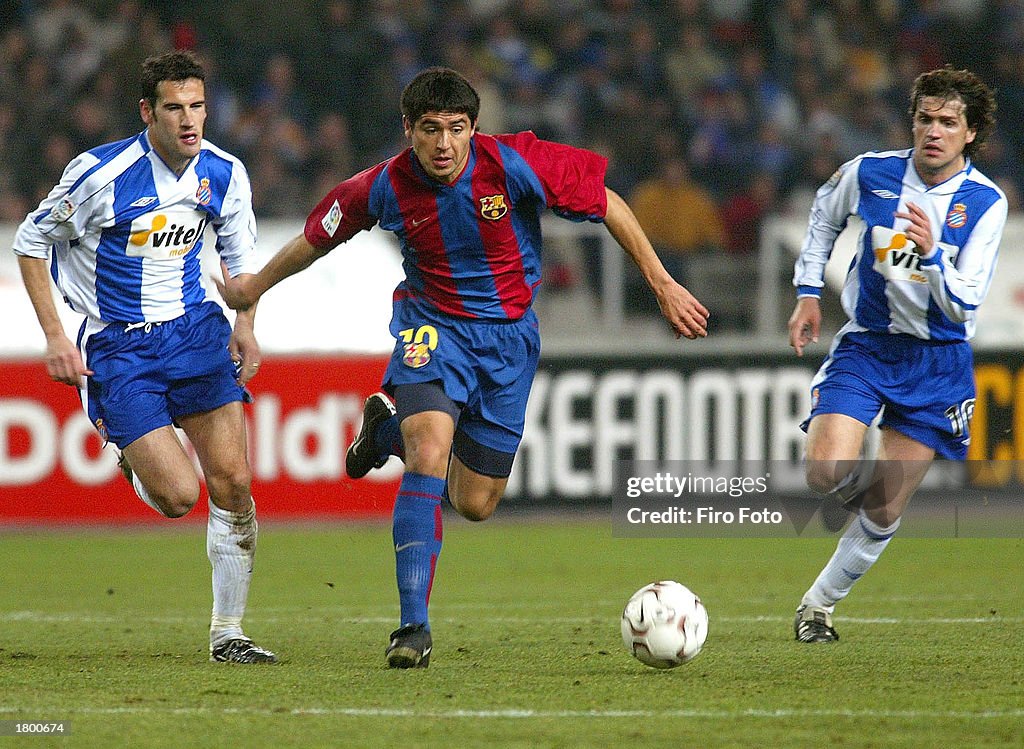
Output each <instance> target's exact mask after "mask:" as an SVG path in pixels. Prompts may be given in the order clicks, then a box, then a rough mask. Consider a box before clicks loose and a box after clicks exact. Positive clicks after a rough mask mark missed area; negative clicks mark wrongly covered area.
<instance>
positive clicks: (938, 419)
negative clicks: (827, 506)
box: [801, 332, 975, 460]
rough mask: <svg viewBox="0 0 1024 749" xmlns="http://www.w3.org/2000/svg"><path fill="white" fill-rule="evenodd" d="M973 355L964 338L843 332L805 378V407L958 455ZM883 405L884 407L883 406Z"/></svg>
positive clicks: (968, 411) (970, 404) (965, 429)
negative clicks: (807, 401)
mask: <svg viewBox="0 0 1024 749" xmlns="http://www.w3.org/2000/svg"><path fill="white" fill-rule="evenodd" d="M974 395H975V391H974V355H973V353H972V352H971V346H970V344H969V343H967V342H966V341H956V342H952V343H950V342H945V341H943V342H931V341H925V340H922V339H920V338H915V337H913V336H909V335H903V334H900V335H891V334H888V333H872V332H864V333H847V334H845V335H843V336H842V338H840V339H838V340H837V341H836V342H835V343H834V344H833V348H832V351H831V352H830V353H829V356H828V358H827V359H826V360H825V363H824V364H822V365H821V369H819V370H818V373H817V374H816V375H815V376H814V379H813V380H812V381H811V415H810V417H809V418H808V419H807V421H805V422H804V423H803V424H801V428H803V429H804V430H805V431H806V430H807V425H808V424H809V423H810V420H811V419H813V418H814V417H815V416H817V415H818V414H834V413H838V414H845V415H847V416H851V417H853V418H854V419H857V420H858V421H861V422H863V423H865V424H871V422H872V421H874V419H875V417H876V416H877V415H878V413H879V411H882V412H883V413H882V420H881V426H883V427H888V428H891V429H894V430H896V431H897V432H900V433H901V434H905V435H906V436H908V437H910V438H911V439H914V440H917V441H918V442H920V443H922V444H924V445H927V446H928V447H931V448H933V449H934V450H935V452H936V453H937V454H938V455H940V456H941V457H943V458H947V459H950V460H965V459H966V458H967V446H968V445H969V444H970V441H971V439H970V430H969V426H970V418H971V415H972V414H973V413H974ZM883 409H884V410H883Z"/></svg>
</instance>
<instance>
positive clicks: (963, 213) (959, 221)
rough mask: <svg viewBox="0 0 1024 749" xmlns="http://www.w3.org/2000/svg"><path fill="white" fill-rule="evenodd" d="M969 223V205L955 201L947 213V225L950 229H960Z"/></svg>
mask: <svg viewBox="0 0 1024 749" xmlns="http://www.w3.org/2000/svg"><path fill="white" fill-rule="evenodd" d="M966 223H967V206H966V205H964V204H963V203H954V204H953V207H952V208H950V209H949V213H948V214H947V215H946V226H948V227H949V228H950V229H959V228H960V227H961V226H963V225H964V224H966Z"/></svg>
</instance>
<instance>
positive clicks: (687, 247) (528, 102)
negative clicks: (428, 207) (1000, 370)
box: [0, 0, 1024, 283]
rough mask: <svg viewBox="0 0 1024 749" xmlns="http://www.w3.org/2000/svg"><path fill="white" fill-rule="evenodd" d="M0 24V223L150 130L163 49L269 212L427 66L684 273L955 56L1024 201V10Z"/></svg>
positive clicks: (462, 2) (52, 5)
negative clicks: (196, 78) (155, 58)
mask: <svg viewBox="0 0 1024 749" xmlns="http://www.w3.org/2000/svg"><path fill="white" fill-rule="evenodd" d="M0 33H2V35H0V221H19V220H20V219H21V218H23V217H24V215H25V213H26V212H27V211H28V210H30V209H31V208H33V207H34V206H35V204H36V203H38V201H39V200H40V198H41V197H42V196H43V195H45V193H46V191H47V190H48V189H49V188H50V187H51V186H52V185H53V184H54V183H55V182H56V181H57V180H58V179H59V177H60V173H61V170H62V169H63V167H64V166H65V165H66V164H67V162H68V161H69V160H70V159H71V158H72V157H73V156H74V155H75V154H76V153H78V152H80V151H82V150H85V149H88V148H91V147H93V146H96V145H98V144H100V143H103V142H105V141H110V140H114V139H118V138H122V137H126V136H128V135H131V134H134V133H136V132H138V131H139V130H141V128H142V124H141V122H140V120H139V115H138V105H137V102H138V98H139V93H138V82H137V81H138V71H139V63H140V62H141V60H142V59H144V58H145V57H146V56H147V55H150V54H153V53H157V52H161V51H164V50H167V49H169V48H172V47H184V48H190V49H193V50H195V51H196V52H197V53H198V54H199V55H200V56H201V58H202V59H203V61H204V62H205V64H206V65H207V69H208V71H209V78H208V81H207V98H208V104H209V120H208V122H207V133H206V135H207V137H208V138H209V139H210V140H212V141H213V142H215V143H217V144H218V145H220V146H222V147H223V148H226V149H227V150H229V151H231V152H233V153H235V154H236V155H238V156H239V157H241V158H242V159H243V160H244V161H245V163H246V165H247V167H248V169H249V171H250V175H251V177H252V184H253V192H254V201H255V207H256V212H257V216H258V217H261V218H270V217H302V216H305V214H306V213H307V212H308V210H309V209H310V208H311V207H312V205H313V204H314V203H315V202H316V200H317V199H318V198H319V196H321V195H322V194H323V193H324V192H325V191H326V190H327V188H329V187H330V186H331V185H333V184H334V183H336V182H337V181H339V180H341V179H344V178H346V177H348V176H350V175H351V174H353V173H354V172H356V171H359V170H361V169H364V168H366V167H368V166H371V165H372V164H374V163H376V162H377V161H379V160H381V159H383V158H386V157H387V156H389V155H390V154H391V153H393V152H394V151H395V150H397V149H398V148H400V147H402V146H403V145H404V142H403V139H402V130H401V120H400V116H399V112H398V96H399V93H400V92H401V89H402V87H403V86H404V85H405V83H406V82H407V81H408V80H409V79H410V78H411V77H412V76H413V75H414V74H415V73H416V72H417V71H418V70H419V69H421V68H422V67H424V66H427V65H432V64H445V65H450V66H452V67H454V68H457V69H458V70H460V71H461V72H463V73H464V74H465V75H466V76H467V77H468V78H469V79H470V80H471V81H472V82H473V84H474V85H475V86H476V87H477V89H478V91H479V92H480V94H481V98H482V101H483V106H482V112H481V116H480V128H481V129H482V130H483V131H485V132H492V133H497V132H511V131H517V130H522V129H532V130H534V131H535V132H536V133H537V134H538V135H539V136H540V137H543V138H550V139H554V140H560V141H565V142H568V143H572V144H575V145H580V146H585V147H589V148H592V149H594V150H597V151H599V152H601V153H604V154H605V155H607V156H608V157H609V159H610V168H609V174H608V184H609V186H610V187H612V188H613V189H615V190H616V191H618V192H619V193H620V194H622V195H623V196H624V197H626V198H627V200H629V201H630V202H631V204H632V205H633V206H634V209H635V210H636V211H637V213H638V215H639V216H640V218H641V221H642V223H644V225H645V228H647V229H648V231H649V232H650V233H651V236H652V240H653V241H654V242H655V244H656V245H657V246H658V247H659V248H661V249H662V250H663V251H664V253H665V254H669V255H670V256H674V259H673V262H674V263H676V265H677V267H676V269H675V270H676V272H677V273H679V274H681V275H683V276H685V275H686V274H687V273H689V272H690V271H691V270H692V269H690V268H688V267H687V264H688V263H690V264H691V265H692V262H691V260H690V259H691V258H693V257H695V256H699V255H700V253H709V252H710V253H721V254H724V255H727V256H731V257H743V256H749V255H750V254H751V253H752V252H754V250H755V249H756V246H757V237H758V231H759V226H760V222H761V221H762V219H763V218H764V216H765V215H767V214H769V213H772V212H786V211H789V210H792V211H795V212H798V213H804V215H806V214H805V212H806V209H807V207H808V206H809V201H810V196H811V195H812V194H813V191H814V190H815V189H816V188H817V187H818V186H819V185H820V184H821V183H822V182H824V181H825V180H826V179H827V178H828V177H829V175H830V174H831V173H832V172H833V171H834V170H835V169H836V167H837V166H838V165H839V164H840V163H842V162H843V161H845V160H846V159H848V158H850V157H852V156H854V155H856V154H858V153H861V152H863V151H866V150H879V149H886V148H902V147H906V146H908V145H909V142H910V139H909V125H910V122H909V117H908V115H907V107H908V103H909V102H908V96H907V95H908V92H909V90H910V87H911V85H912V82H913V80H914V78H915V77H916V75H917V74H918V73H920V72H922V71H924V70H928V69H931V68H933V67H936V66H940V65H942V64H945V63H950V64H952V65H954V66H957V67H970V68H972V69H973V70H975V71H976V72H978V73H979V74H981V75H982V76H983V77H984V78H985V80H986V81H987V82H989V83H990V84H991V85H993V86H994V87H995V88H996V89H997V93H998V102H999V112H998V118H999V122H1000V127H999V128H998V130H997V133H996V134H995V136H994V137H993V138H992V139H991V140H990V145H989V147H988V148H987V149H986V151H985V152H984V153H983V154H982V155H981V157H980V158H979V161H980V166H981V168H982V169H983V170H984V171H985V172H986V173H987V174H988V175H989V176H991V177H993V178H994V179H996V180H997V182H999V183H1000V185H1001V186H1002V187H1003V188H1004V190H1006V192H1007V194H1008V195H1009V197H1010V201H1011V208H1012V209H1014V210H1019V209H1020V207H1021V202H1020V194H1021V190H1022V188H1024V171H1022V158H1021V157H1022V155H1024V128H1022V127H1020V124H1021V123H1022V122H1024V117H1022V115H1024V111H1022V110H1024V0H918V1H917V2H909V1H901V0H835V1H834V2H815V1H813V0H771V1H769V0H321V1H314V0H290V1H289V2H287V3H281V2H268V1H267V0H246V1H244V2H243V1H242V0H221V2H219V3H216V4H211V3H206V2H203V3H200V2H196V1H195V0H180V1H179V2H165V1H153V2H144V1H143V0H121V1H120V2H100V1H99V0H95V1H93V2H90V1H89V0H21V1H20V2H19V1H17V0H0ZM565 273H566V274H567V275H566V276H565V281H566V283H572V280H573V279H572V274H573V271H572V270H571V269H566V270H565Z"/></svg>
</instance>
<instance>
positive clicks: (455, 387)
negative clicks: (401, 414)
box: [384, 299, 540, 455]
mask: <svg viewBox="0 0 1024 749" xmlns="http://www.w3.org/2000/svg"><path fill="white" fill-rule="evenodd" d="M391 335H393V336H394V337H395V349H394V351H393V352H392V354H391V361H390V362H389V363H388V368H387V371H386V372H385V373H384V389H385V390H387V391H388V392H394V388H395V387H397V386H399V385H411V384H414V383H425V382H435V381H438V382H440V383H441V387H442V388H443V389H444V392H445V394H446V395H447V396H448V397H449V398H451V399H452V400H453V401H454V402H455V403H456V404H457V405H458V406H460V407H461V414H460V416H459V420H458V427H457V428H458V431H459V432H461V433H463V434H464V435H465V436H467V437H469V438H470V439H472V440H473V441H475V442H477V443H479V444H480V445H483V446H484V447H486V448H490V449H491V450H496V451H498V452H500V453H505V454H509V455H511V454H515V452H516V450H518V449H519V443H520V441H521V440H522V438H523V427H524V426H525V423H526V401H527V399H528V398H529V396H530V388H531V387H532V386H533V378H534V375H535V374H536V373H537V362H538V359H539V358H540V331H539V329H538V327H537V316H536V315H535V314H534V313H533V311H532V310H531V311H529V312H527V313H526V314H525V315H524V316H523V317H522V318H520V319H519V320H515V321H512V322H507V323H505V322H489V321H487V322H480V321H475V320H462V319H460V318H454V317H450V316H445V315H441V314H438V313H436V312H433V311H432V310H429V309H426V310H425V309H423V307H422V306H421V305H419V304H417V303H416V302H414V301H411V300H407V299H400V300H396V301H395V303H394V314H393V317H392V319H391Z"/></svg>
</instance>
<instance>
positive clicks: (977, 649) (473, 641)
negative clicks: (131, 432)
mask: <svg viewBox="0 0 1024 749" xmlns="http://www.w3.org/2000/svg"><path fill="white" fill-rule="evenodd" d="M177 527H178V528H180V530H176V531H173V532H167V531H95V530H92V531H68V532H36V531H27V532H9V533H4V534H2V535H0V720H5V721H11V720H15V719H19V720H20V719H33V720H50V721H52V720H65V721H70V724H71V735H70V736H68V737H63V738H57V737H47V738H43V737H37V738H33V739H32V741H33V745H64V744H67V745H72V746H96V747H111V746H168V747H185V746H197V747H198V746H204V747H206V746H214V745H217V746H233V745H239V746H247V747H258V746H275V747H280V746H365V747H370V746H402V747H412V746H458V747H472V746H502V747H548V746H550V747H556V746H567V747H568V746H595V747H603V746H607V747H613V746H615V747H617V746H621V745H623V744H624V743H630V744H636V745H649V746H661V745H670V744H671V745H693V746H738V747H739V746H754V745H761V746H772V747H774V746H814V745H833V746H841V747H873V746H879V747H881V746H898V747H926V746H940V745H954V746H955V745H964V746H972V747H981V746H1014V747H1017V746H1020V745H1022V743H1024V727H1022V725H1024V708H1022V705H1024V686H1022V679H1024V677H1022V674H1024V648H1022V647H1021V642H1022V641H1024V587H1022V585H1021V580H1022V577H1024V576H1022V572H1024V553H1022V551H1024V542H1022V541H1021V540H1020V539H915V538H905V539H901V538H898V537H897V539H896V540H895V541H894V542H893V544H892V545H891V546H890V548H889V549H888V550H887V552H886V554H885V556H883V558H882V559H881V561H880V562H879V563H878V564H877V565H876V567H875V569H873V570H872V571H871V573H869V574H868V575H867V576H866V577H865V578H864V579H863V580H862V581H861V582H859V583H858V585H857V587H856V588H855V589H854V592H853V594H852V595H851V597H850V598H849V599H848V600H847V601H846V602H845V603H844V604H843V605H842V607H841V608H840V609H839V611H838V612H837V617H836V626H837V629H839V631H840V634H841V635H842V640H841V641H840V642H839V643H836V644H830V645H811V646H808V645H803V644H799V643H796V642H794V641H793V638H792V629H791V626H792V622H791V620H792V612H793V609H794V608H795V605H796V603H797V601H798V599H799V597H800V594H801V593H802V592H803V590H804V589H805V588H806V587H807V585H808V583H809V582H810V580H811V579H812V578H813V576H814V575H815V574H816V573H817V571H818V569H819V568H820V566H821V565H822V564H823V563H824V561H825V560H826V559H827V557H828V555H829V554H830V553H831V551H832V548H833V545H834V539H828V538H824V539H822V538H818V539H698V540H685V539H622V538H613V537H612V536H611V530H610V522H602V521H596V520H593V519H591V520H575V519H572V518H560V519H554V520H548V521H543V522H541V521H533V520H528V521H518V520H516V521H515V522H512V521H507V520H506V521H501V520H500V519H499V520H496V521H491V522H489V523H486V524H482V525H471V524H469V523H467V522H465V521H462V520H461V519H457V518H454V517H450V518H449V519H448V520H447V527H446V535H445V548H444V552H443V554H442V556H441V560H440V562H439V567H438V576H437V580H436V581H435V585H434V590H433V597H432V606H431V621H432V629H433V633H434V652H433V654H432V656H431V666H430V668H429V669H427V670H414V671H389V670H388V669H387V668H385V665H384V645H385V639H386V636H387V634H388V632H390V630H391V629H392V628H393V627H394V626H395V624H396V621H395V619H396V616H397V594H396V593H395V591H394V582H393V575H394V571H393V564H394V562H393V554H392V552H391V540H390V539H391V535H390V527H389V526H386V525H351V526H346V525H336V526H327V527H322V528H319V529H315V528H296V527H287V526H274V525H272V524H269V523H265V524H264V526H263V528H262V529H261V537H260V549H259V553H258V557H257V568H256V574H255V576H254V581H253V588H252V592H251V596H250V605H249V612H248V615H247V619H246V623H247V626H246V631H247V633H248V634H249V635H250V636H252V637H253V638H254V639H255V640H256V641H257V642H258V643H260V644H262V645H265V646H266V647H269V648H271V649H273V650H275V651H277V653H278V654H279V655H280V656H281V657H282V661H283V662H282V663H281V664H279V665H277V666H270V667H266V666H264V667H244V666H231V665H225V664H212V663H209V662H208V660H207V659H208V653H207V642H206V628H207V626H208V612H209V607H210V592H209V565H208V562H207V561H206V558H205V541H204V528H203V527H199V526H196V525H194V524H193V525H190V526H184V527H182V526H177ZM664 578H674V579H678V580H680V581H681V582H683V583H685V584H687V585H688V586H690V587H691V588H693V589H694V590H695V591H696V592H697V593H698V594H699V595H700V596H701V597H702V599H703V600H704V602H705V604H706V605H707V607H708V610H709V612H710V618H711V622H710V635H709V637H708V642H707V644H706V645H705V648H704V652H703V653H701V655H700V656H699V657H698V658H697V659H696V660H694V661H693V662H691V663H690V664H687V665H685V666H683V667H681V668H679V669H675V670H671V671H656V670H653V669H649V668H647V667H645V666H643V665H641V664H640V663H639V662H638V661H635V660H634V659H632V658H631V657H630V656H629V655H628V653H627V652H626V650H625V648H624V647H623V645H622V642H621V639H620V636H619V622H618V619H619V614H620V611H621V607H622V606H623V605H624V603H625V601H626V599H627V598H628V597H629V595H630V594H632V593H633V591H634V590H636V589H637V588H639V587H641V585H643V584H645V583H647V582H649V581H651V580H655V579H664ZM0 741H2V740H0Z"/></svg>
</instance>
